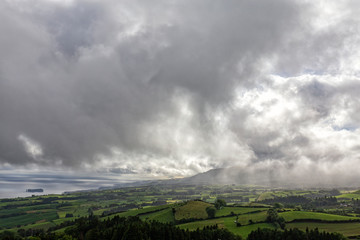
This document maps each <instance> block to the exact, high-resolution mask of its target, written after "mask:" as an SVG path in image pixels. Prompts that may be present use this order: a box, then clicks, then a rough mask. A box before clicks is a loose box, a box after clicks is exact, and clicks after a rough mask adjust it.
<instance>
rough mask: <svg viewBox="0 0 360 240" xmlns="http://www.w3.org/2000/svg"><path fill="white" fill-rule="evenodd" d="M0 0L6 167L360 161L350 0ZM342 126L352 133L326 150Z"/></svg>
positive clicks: (185, 170)
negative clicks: (332, 0) (333, 0)
mask: <svg viewBox="0 0 360 240" xmlns="http://www.w3.org/2000/svg"><path fill="white" fill-rule="evenodd" d="M349 4H350V2H349ZM0 7H1V8H0V20H1V21H0V22H1V24H0V31H1V33H2V34H1V37H0V50H1V52H2V55H1V57H0V111H1V115H0V163H2V164H3V165H4V166H5V165H8V164H10V165H14V166H15V165H18V166H20V165H27V164H34V165H37V166H47V167H53V168H67V167H70V168H78V169H80V168H81V169H86V170H94V169H97V168H101V169H105V170H104V172H112V173H114V172H116V173H119V174H124V173H134V172H136V173H139V174H141V173H145V174H153V175H158V176H168V175H171V176H177V175H189V174H193V173H196V172H199V171H205V170H207V169H209V168H213V167H225V166H231V165H241V166H249V165H252V164H261V163H264V162H266V161H270V162H272V161H274V162H277V161H280V162H281V163H283V164H285V165H286V164H290V165H291V166H294V165H296V164H297V163H298V162H301V161H303V158H306V159H308V160H309V161H311V162H314V163H316V164H318V162H322V163H324V164H325V163H327V162H334V161H335V162H341V161H345V159H346V158H348V155H347V154H348V153H349V152H348V151H350V152H351V155H350V158H351V159H350V160H346V161H356V159H357V154H356V151H355V150H351V149H354V148H353V147H354V146H353V142H355V140H354V139H357V138H358V135H357V134H358V133H357V132H356V128H357V125H356V121H357V120H358V118H359V117H358V114H357V112H358V111H357V108H358V107H357V106H359V105H358V104H357V101H358V100H357V95H356V91H355V90H354V89H357V88H358V86H357V85H358V84H357V77H356V76H357V75H356V74H355V73H354V72H356V71H357V70H358V69H357V68H356V64H355V63H356V62H357V60H356V59H357V58H356V56H355V55H353V54H352V53H351V52H352V50H353V49H355V47H354V46H356V45H357V44H356V43H358V40H359V38H358V30H356V26H357V19H356V18H355V16H356V13H354V12H352V11H350V10H351V9H350V8H349V6H348V5H347V3H345V2H344V3H342V4H338V5H336V4H335V5H331V4H329V6H328V7H329V9H327V11H322V9H321V8H319V5H317V4H316V3H310V2H309V3H304V2H300V1H285V0H272V1H264V0H256V1H240V2H239V1H235V0H234V1H226V2H219V1H210V2H209V1H203V0H198V1H171V2H169V1H157V2H155V3H154V2H152V3H149V2H148V1H140V0H139V1H132V2H131V3H126V2H123V1H120V2H119V1H106V2H95V1H85V0H84V1H63V2H62V1H42V0H33V1H29V2H26V3H24V2H21V1H13V2H2V3H0ZM339 7H342V8H344V9H348V10H349V11H347V12H346V14H343V15H336V14H335V15H334V20H333V21H332V22H326V17H327V15H326V13H327V12H331V11H335V10H336V9H337V8H339ZM344 26H346V27H345V28H343V27H344ZM338 80H339V81H338ZM338 112H341V114H340V115H339V114H337V113H338ZM348 128H351V129H352V131H351V132H349V131H345V130H346V129H348ZM339 129H340V131H339ZM342 129H345V130H344V131H345V132H344V131H343V130H342ZM338 134H341V138H343V139H353V140H351V143H350V144H348V145H346V146H342V147H336V148H335V147H334V146H335V145H336V139H338V138H339V136H338ZM321 141H324V143H319V142H321ZM349 141H350V140H349ZM129 169H131V170H129ZM128 171H130V172H128Z"/></svg>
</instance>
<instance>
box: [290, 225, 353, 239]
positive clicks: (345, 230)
mask: <svg viewBox="0 0 360 240" xmlns="http://www.w3.org/2000/svg"><path fill="white" fill-rule="evenodd" d="M286 228H288V229H290V228H298V229H300V230H303V231H305V230H306V228H309V229H315V228H318V229H319V230H320V231H327V232H338V233H341V234H343V235H345V236H357V235H360V223H357V222H356V223H313V222H302V223H288V224H286Z"/></svg>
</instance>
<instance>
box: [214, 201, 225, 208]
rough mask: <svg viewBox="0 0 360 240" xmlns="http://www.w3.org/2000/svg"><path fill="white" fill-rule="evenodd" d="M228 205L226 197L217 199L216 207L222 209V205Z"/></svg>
mask: <svg viewBox="0 0 360 240" xmlns="http://www.w3.org/2000/svg"><path fill="white" fill-rule="evenodd" d="M225 206H226V202H225V200H224V199H216V201H215V208H216V209H220V208H222V207H225Z"/></svg>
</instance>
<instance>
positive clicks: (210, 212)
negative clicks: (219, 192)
mask: <svg viewBox="0 0 360 240" xmlns="http://www.w3.org/2000/svg"><path fill="white" fill-rule="evenodd" d="M206 212H207V214H208V216H209V218H214V217H215V213H216V209H215V208H214V207H207V208H206Z"/></svg>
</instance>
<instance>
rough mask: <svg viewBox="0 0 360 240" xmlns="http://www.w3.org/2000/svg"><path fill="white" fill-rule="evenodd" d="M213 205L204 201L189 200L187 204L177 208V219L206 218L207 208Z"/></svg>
mask: <svg viewBox="0 0 360 240" xmlns="http://www.w3.org/2000/svg"><path fill="white" fill-rule="evenodd" d="M210 206H213V205H212V204H210V203H206V202H202V201H189V202H187V203H186V204H185V205H183V206H180V207H178V208H176V212H175V220H181V219H206V218H208V214H207V213H206V208H207V207H210Z"/></svg>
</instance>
